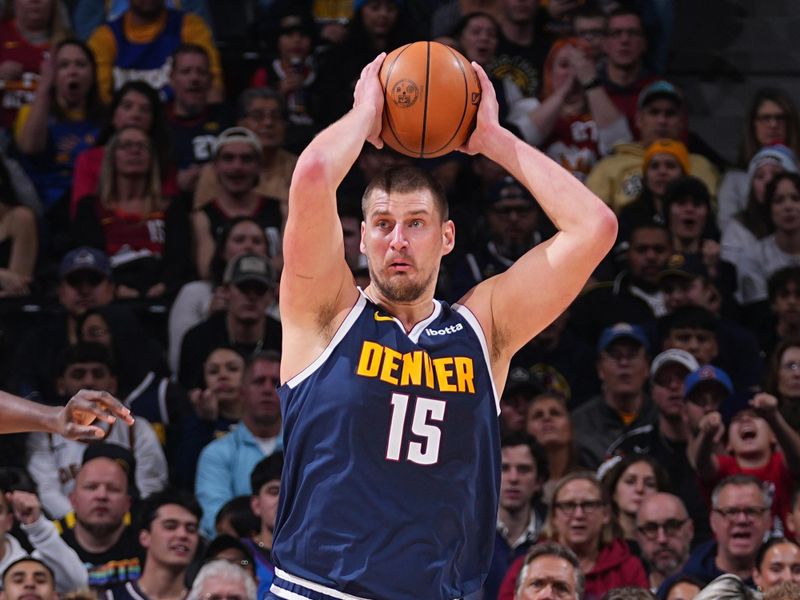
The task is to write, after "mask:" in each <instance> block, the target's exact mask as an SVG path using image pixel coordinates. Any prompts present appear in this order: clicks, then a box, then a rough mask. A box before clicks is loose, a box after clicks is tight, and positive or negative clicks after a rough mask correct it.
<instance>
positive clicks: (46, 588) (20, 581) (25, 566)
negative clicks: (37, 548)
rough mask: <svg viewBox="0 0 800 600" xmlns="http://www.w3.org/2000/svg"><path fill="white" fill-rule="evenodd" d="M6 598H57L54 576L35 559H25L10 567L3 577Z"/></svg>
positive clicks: (14, 599) (24, 599)
mask: <svg viewBox="0 0 800 600" xmlns="http://www.w3.org/2000/svg"><path fill="white" fill-rule="evenodd" d="M3 586H4V589H3V592H2V595H3V597H4V598H5V600H56V599H57V598H58V594H57V593H56V589H55V582H54V581H53V576H52V575H51V574H50V571H48V570H47V569H46V568H45V567H44V566H42V565H40V564H39V563H38V562H35V561H32V560H31V561H23V562H19V563H17V564H15V565H14V566H13V567H11V568H10V569H8V571H6V573H5V577H3Z"/></svg>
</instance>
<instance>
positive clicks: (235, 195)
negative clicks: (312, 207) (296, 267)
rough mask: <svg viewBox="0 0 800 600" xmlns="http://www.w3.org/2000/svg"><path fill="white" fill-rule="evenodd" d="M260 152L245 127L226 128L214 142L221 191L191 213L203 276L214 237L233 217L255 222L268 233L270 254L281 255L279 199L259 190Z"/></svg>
mask: <svg viewBox="0 0 800 600" xmlns="http://www.w3.org/2000/svg"><path fill="white" fill-rule="evenodd" d="M261 152H262V146H261V142H260V141H259V139H258V137H257V136H256V135H255V134H254V133H253V132H251V131H250V130H249V129H246V128H244V127H231V128H230V129H226V130H225V131H223V132H222V133H221V134H220V135H219V137H218V138H217V141H216V142H215V145H214V160H213V168H214V172H215V173H216V176H217V182H218V183H219V188H220V192H219V194H218V195H217V196H216V197H214V198H213V199H211V200H210V201H209V202H208V203H207V204H205V205H203V206H202V207H201V208H200V209H199V210H196V211H195V212H194V214H193V215H192V225H193V229H194V238H195V267H196V269H197V272H198V274H199V275H200V277H202V278H207V277H208V276H209V274H210V268H211V259H212V257H213V256H214V253H215V240H216V239H218V238H219V237H220V235H221V234H222V231H223V230H224V228H225V225H226V223H227V222H228V221H229V220H230V219H232V218H236V217H248V218H250V219H253V220H254V221H256V222H257V223H258V224H259V225H261V227H262V228H263V229H264V233H265V235H266V236H267V242H268V249H267V252H268V255H269V256H271V257H273V258H276V257H278V256H279V254H280V231H281V206H280V200H279V199H277V198H270V197H268V196H264V195H263V194H260V193H259V192H258V190H257V186H258V178H259V165H260V164H261Z"/></svg>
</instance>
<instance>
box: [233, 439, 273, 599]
mask: <svg viewBox="0 0 800 600" xmlns="http://www.w3.org/2000/svg"><path fill="white" fill-rule="evenodd" d="M282 470H283V452H274V453H272V454H270V455H269V456H267V457H265V458H262V459H261V460H260V461H258V463H256V466H255V467H253V472H252V473H250V487H251V489H252V496H251V497H250V506H251V507H252V509H253V512H254V513H255V514H256V516H257V517H258V518H259V521H260V525H261V527H260V529H259V531H258V532H257V533H256V534H255V535H253V536H252V537H249V538H247V539H243V540H242V542H243V543H244V544H245V545H246V546H247V547H248V548H249V549H250V550H251V551H252V553H253V557H254V558H255V567H256V579H257V581H258V597H259V598H264V596H265V594H266V593H267V592H268V591H269V587H270V585H272V579H273V577H274V575H275V564H274V563H273V562H272V534H273V532H274V530H275V517H276V516H277V513H278V495H279V494H280V491H281V472H282Z"/></svg>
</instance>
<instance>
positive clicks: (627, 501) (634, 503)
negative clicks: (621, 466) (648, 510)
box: [614, 461, 658, 516]
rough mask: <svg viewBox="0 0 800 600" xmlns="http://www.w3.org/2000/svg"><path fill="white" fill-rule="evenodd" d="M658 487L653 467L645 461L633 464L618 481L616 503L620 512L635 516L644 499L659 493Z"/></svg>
mask: <svg viewBox="0 0 800 600" xmlns="http://www.w3.org/2000/svg"><path fill="white" fill-rule="evenodd" d="M656 486H657V484H656V474H655V472H654V471H653V467H652V466H650V464H649V463H647V462H645V461H642V462H636V463H633V464H632V465H630V466H629V467H628V468H627V469H625V472H624V473H623V474H622V476H621V477H620V478H619V481H617V485H616V487H615V488H614V502H616V504H617V506H618V507H619V510H620V512H623V513H626V514H628V515H631V516H635V515H636V513H637V511H638V510H639V507H640V506H641V505H642V502H643V501H644V499H645V498H647V497H648V496H650V495H652V494H654V493H656V492H657V491H658V490H657V487H656Z"/></svg>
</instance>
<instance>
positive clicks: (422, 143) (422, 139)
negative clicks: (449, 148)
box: [419, 42, 431, 158]
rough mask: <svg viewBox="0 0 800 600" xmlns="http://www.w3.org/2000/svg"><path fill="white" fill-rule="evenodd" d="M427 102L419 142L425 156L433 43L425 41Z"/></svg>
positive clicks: (420, 151) (423, 112)
mask: <svg viewBox="0 0 800 600" xmlns="http://www.w3.org/2000/svg"><path fill="white" fill-rule="evenodd" d="M425 44H426V45H425V50H426V53H425V103H424V104H423V105H422V135H421V136H420V142H419V157H420V158H425V134H426V133H427V131H428V93H429V92H430V89H431V43H430V42H425Z"/></svg>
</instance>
